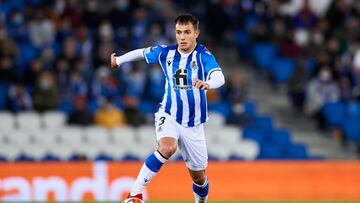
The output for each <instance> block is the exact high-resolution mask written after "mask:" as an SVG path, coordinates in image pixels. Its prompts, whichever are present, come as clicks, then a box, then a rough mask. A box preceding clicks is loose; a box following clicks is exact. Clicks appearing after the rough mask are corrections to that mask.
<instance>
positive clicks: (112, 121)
mask: <svg viewBox="0 0 360 203" xmlns="http://www.w3.org/2000/svg"><path fill="white" fill-rule="evenodd" d="M95 124H96V125H99V126H101V127H104V128H116V127H121V126H124V125H125V124H126V120H125V116H124V113H123V112H122V111H120V109H119V108H117V107H116V106H115V105H114V104H113V100H112V98H110V99H103V100H102V101H101V102H100V108H99V109H98V111H97V112H96V113H95Z"/></svg>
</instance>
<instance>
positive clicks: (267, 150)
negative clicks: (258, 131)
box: [258, 143, 285, 159]
mask: <svg viewBox="0 0 360 203" xmlns="http://www.w3.org/2000/svg"><path fill="white" fill-rule="evenodd" d="M258 158H259V159H281V158H285V155H284V153H283V148H282V147H281V146H278V145H276V144H270V143H264V144H262V145H261V146H260V155H259V157H258Z"/></svg>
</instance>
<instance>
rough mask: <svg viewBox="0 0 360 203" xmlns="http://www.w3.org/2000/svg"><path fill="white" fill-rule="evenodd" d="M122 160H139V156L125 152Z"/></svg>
mask: <svg viewBox="0 0 360 203" xmlns="http://www.w3.org/2000/svg"><path fill="white" fill-rule="evenodd" d="M121 160H122V161H139V160H140V159H139V157H137V156H134V155H131V154H126V155H125V156H124V157H123V158H122V159H121Z"/></svg>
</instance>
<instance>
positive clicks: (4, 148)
mask: <svg viewBox="0 0 360 203" xmlns="http://www.w3.org/2000/svg"><path fill="white" fill-rule="evenodd" d="M20 153H21V150H20V148H19V147H17V146H16V145H14V144H13V143H10V140H9V138H8V135H4V134H2V133H0V156H3V157H5V158H6V160H8V161H14V160H15V159H16V157H18V156H19V155H20Z"/></svg>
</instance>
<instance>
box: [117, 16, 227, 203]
mask: <svg viewBox="0 0 360 203" xmlns="http://www.w3.org/2000/svg"><path fill="white" fill-rule="evenodd" d="M199 34H200V30H199V21H198V19H197V18H196V17H194V16H193V15H191V14H182V15H179V16H178V17H177V18H176V19H175V35H176V41H177V44H176V45H172V46H165V45H159V46H154V47H148V48H143V49H136V50H133V51H130V52H128V53H126V54H124V55H122V56H119V57H117V56H115V53H113V54H111V67H112V68H116V67H118V66H120V65H121V64H123V63H125V62H130V61H136V60H141V59H144V58H145V60H146V62H147V63H148V64H154V63H159V64H160V65H161V67H162V70H163V72H164V74H165V78H166V83H165V93H164V97H163V100H162V102H161V105H160V108H159V110H158V112H156V113H155V131H156V139H157V142H158V149H157V151H155V152H154V153H152V154H150V156H149V157H148V158H147V159H146V160H145V163H144V164H143V166H142V168H141V169H140V172H139V174H138V177H137V179H136V181H135V183H134V186H133V187H132V189H131V191H130V194H129V198H134V197H135V198H139V199H142V193H143V191H144V188H145V186H146V185H147V184H148V183H149V182H150V180H151V179H152V178H153V177H154V176H155V175H156V174H157V173H158V172H159V170H160V168H161V166H162V165H163V164H164V163H166V162H167V161H168V159H169V158H170V157H171V156H172V155H173V154H174V153H175V152H176V149H177V147H179V149H180V151H181V155H182V158H183V159H184V161H185V163H186V166H187V168H188V170H189V174H190V176H191V178H192V181H193V184H192V188H193V191H194V196H195V202H196V203H201V202H206V200H207V197H208V192H209V182H208V178H207V176H206V173H205V169H206V167H207V159H208V155H207V148H206V142H205V135H204V127H203V123H205V122H206V120H207V119H208V111H207V102H206V91H207V90H208V89H215V88H219V87H220V86H222V85H223V84H224V83H225V79H224V75H223V73H222V69H221V68H220V66H219V64H218V63H217V62H216V60H215V57H214V56H213V55H212V54H211V53H210V52H209V51H208V50H207V49H206V48H205V46H203V45H201V44H198V43H197V38H198V36H199ZM125 201H126V200H125ZM125 201H124V202H125Z"/></svg>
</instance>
